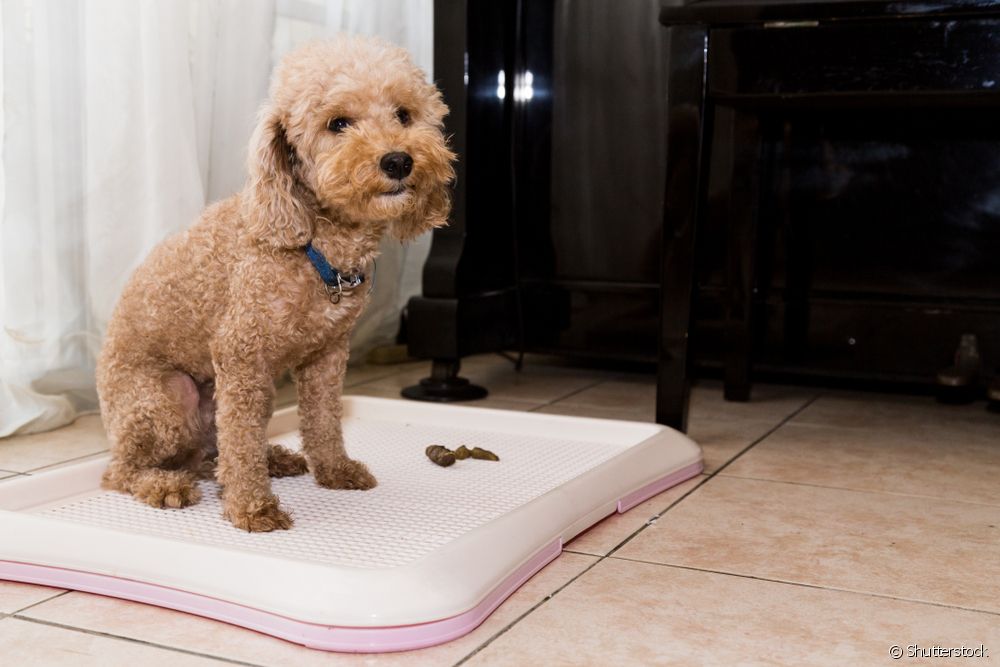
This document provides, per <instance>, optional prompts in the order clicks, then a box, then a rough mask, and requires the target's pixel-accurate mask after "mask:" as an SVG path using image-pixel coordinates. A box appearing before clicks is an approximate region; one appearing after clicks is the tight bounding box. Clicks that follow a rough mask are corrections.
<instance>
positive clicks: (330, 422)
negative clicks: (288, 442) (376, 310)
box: [294, 341, 376, 489]
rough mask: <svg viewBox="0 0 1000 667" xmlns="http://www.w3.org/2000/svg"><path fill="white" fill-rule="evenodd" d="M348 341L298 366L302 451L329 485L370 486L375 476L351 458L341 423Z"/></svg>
mask: <svg viewBox="0 0 1000 667" xmlns="http://www.w3.org/2000/svg"><path fill="white" fill-rule="evenodd" d="M346 369H347V344H346V341H345V342H344V344H343V346H336V347H335V348H334V350H333V351H331V352H327V353H326V354H324V355H322V356H320V357H318V358H317V359H314V360H311V361H310V362H309V363H307V364H304V365H302V366H300V367H298V368H296V369H295V372H294V376H295V382H296V384H297V385H298V390H299V426H300V430H301V433H302V451H303V452H304V453H305V455H306V461H308V462H309V469H310V470H311V471H312V474H313V476H314V477H315V478H316V481H317V482H318V483H319V484H320V485H322V486H325V487H327V488H328V489H370V488H372V487H373V486H375V484H376V481H375V477H374V476H373V475H372V474H371V473H370V472H369V471H368V468H367V467H365V464H363V463H361V462H360V461H355V460H353V459H351V458H348V456H347V452H346V451H345V450H344V436H343V432H342V430H341V426H340V419H341V416H342V415H343V407H342V405H341V401H340V397H341V394H342V392H343V388H344V372H345V371H346Z"/></svg>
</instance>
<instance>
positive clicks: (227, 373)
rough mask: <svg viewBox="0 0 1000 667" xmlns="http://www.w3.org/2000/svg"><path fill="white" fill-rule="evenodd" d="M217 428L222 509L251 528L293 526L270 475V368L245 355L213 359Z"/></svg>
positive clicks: (244, 528)
mask: <svg viewBox="0 0 1000 667" xmlns="http://www.w3.org/2000/svg"><path fill="white" fill-rule="evenodd" d="M215 387H216V389H215V398H216V416H215V420H216V427H217V432H218V448H219V465H218V468H217V469H216V477H217V479H218V481H219V483H220V484H221V485H222V504H223V514H224V515H225V517H226V518H227V519H229V521H231V522H232V524H233V525H234V526H236V527H237V528H242V529H243V530H248V531H253V532H266V531H271V530H275V529H284V528H291V526H292V520H291V518H290V517H289V516H288V515H287V514H286V513H285V512H283V511H282V510H281V508H280V507H279V506H278V498H277V497H276V496H275V495H274V494H273V493H271V481H270V478H269V477H268V462H267V457H268V449H267V435H266V433H267V422H268V420H269V419H270V417H271V408H272V404H273V401H274V384H273V382H272V380H271V377H270V375H269V374H268V373H266V372H263V371H262V370H261V369H259V368H256V367H253V366H251V365H249V364H248V363H247V361H246V360H245V359H229V360H227V361H225V362H222V363H217V364H216V378H215Z"/></svg>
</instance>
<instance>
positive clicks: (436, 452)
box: [424, 445, 500, 468]
mask: <svg viewBox="0 0 1000 667" xmlns="http://www.w3.org/2000/svg"><path fill="white" fill-rule="evenodd" d="M424 453H426V454H427V458H429V459H430V460H431V461H433V462H434V463H436V464H438V465H439V466H442V467H444V468H447V467H448V466H450V465H451V464H453V463H454V462H455V461H456V460H458V461H462V460H465V459H480V460H481V461H499V460H500V457H499V456H497V455H496V454H494V453H493V452H491V451H490V450H488V449H483V448H482V447H473V448H472V449H469V448H468V447H466V446H465V445H460V446H459V447H458V448H457V449H456V450H455V451H451V450H450V449H448V448H447V447H443V446H442V445H430V446H429V447H428V448H427V449H425V450H424Z"/></svg>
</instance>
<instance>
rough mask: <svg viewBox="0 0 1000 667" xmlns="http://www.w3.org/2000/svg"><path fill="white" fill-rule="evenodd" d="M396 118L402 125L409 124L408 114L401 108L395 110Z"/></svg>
mask: <svg viewBox="0 0 1000 667" xmlns="http://www.w3.org/2000/svg"><path fill="white" fill-rule="evenodd" d="M396 118H397V119H398V120H399V122H400V124H402V125H409V124H410V112H409V111H407V110H406V109H403V108H399V109H396Z"/></svg>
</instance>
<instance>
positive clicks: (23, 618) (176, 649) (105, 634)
mask: <svg viewBox="0 0 1000 667" xmlns="http://www.w3.org/2000/svg"><path fill="white" fill-rule="evenodd" d="M10 618H15V619H17V620H19V621H24V622H26V623H36V624H38V625H47V626H49V627H53V628H60V629H63V630H69V631H71V632H79V633H82V634H85V635H93V636H95V637H104V638H106V639H117V640H120V641H125V642H129V643H132V644H139V645H140V646H150V647H153V648H157V649H163V650H166V651H172V652H174V653H184V654H186V655H193V656H196V657H199V658H208V659H210V660H218V661H220V662H225V663H228V664H232V665H244V666H245V667H265V666H264V665H261V664H258V663H256V662H244V661H242V660H234V659H232V658H223V657H220V656H217V655H212V654H210V653H199V652H198V651H191V650H189V649H185V648H180V647H176V646H167V645H166V644H157V643H156V642H149V641H145V640H142V639H135V638H133V637H125V636H123V635H116V634H112V633H110V632H98V631H97V630H88V629H87V628H79V627H76V626H73V625H66V624H64V623H56V622H54V621H44V620H42V619H40V618H32V617H31V616H19V615H17V614H11V615H10Z"/></svg>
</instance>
